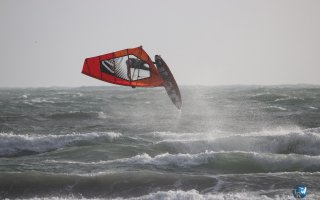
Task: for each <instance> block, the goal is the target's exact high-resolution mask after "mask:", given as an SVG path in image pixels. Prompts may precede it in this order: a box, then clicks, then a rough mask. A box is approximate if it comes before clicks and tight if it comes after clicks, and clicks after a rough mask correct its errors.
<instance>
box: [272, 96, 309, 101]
mask: <svg viewBox="0 0 320 200" xmlns="http://www.w3.org/2000/svg"><path fill="white" fill-rule="evenodd" d="M288 100H302V101H303V100H304V99H303V98H300V97H295V96H293V97H292V96H288V97H285V98H278V99H276V100H274V101H275V102H277V101H288Z"/></svg>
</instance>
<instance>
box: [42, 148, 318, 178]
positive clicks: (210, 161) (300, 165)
mask: <svg viewBox="0 0 320 200" xmlns="http://www.w3.org/2000/svg"><path fill="white" fill-rule="evenodd" d="M46 162H49V163H52V162H53V163H55V164H59V163H63V164H70V165H77V166H78V167H79V166H86V167H87V168H88V167H90V168H91V170H95V169H100V170H101V169H108V168H109V167H114V168H118V167H117V166H119V167H121V166H126V167H132V168H137V167H139V166H143V168H148V166H150V169H153V168H154V167H155V168H158V169H163V170H168V169H169V170H176V171H190V170H192V169H197V170H201V171H202V172H208V173H214V174H218V173H227V174H228V173H229V174H230V173H251V172H254V173H268V172H282V171H285V172H293V171H301V172H318V171H320V156H303V155H296V154H289V155H283V154H266V153H256V152H241V151H233V152H214V151H206V152H202V153H198V154H181V153H179V154H169V153H164V154H159V155H156V156H154V157H152V156H150V155H148V154H147V153H143V154H140V155H136V156H133V157H129V158H121V159H115V160H107V161H98V162H79V161H63V160H59V161H55V160H47V161H46ZM70 167H71V166H70Z"/></svg>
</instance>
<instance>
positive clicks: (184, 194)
mask: <svg viewBox="0 0 320 200" xmlns="http://www.w3.org/2000/svg"><path fill="white" fill-rule="evenodd" d="M288 191H289V190H280V191H277V190H274V191H270V193H278V194H276V195H273V196H272V197H270V196H268V192H267V191H261V192H245V191H243V192H229V193H216V194H215V193H213V194H212V193H201V192H199V191H197V190H194V189H193V190H188V191H183V190H169V191H158V192H152V193H150V194H147V195H143V196H139V197H128V198H122V197H118V198H84V197H75V196H73V195H70V196H67V197H45V198H37V197H35V198H30V199H18V200H76V199H81V200H105V199H109V200H111V199H112V200H169V199H170V200H184V199H188V200H226V199H227V200H288V199H293V196H292V194H290V192H288ZM266 193H267V194H266ZM319 198H320V196H319V195H317V194H309V195H308V198H307V199H310V200H311V199H319Z"/></svg>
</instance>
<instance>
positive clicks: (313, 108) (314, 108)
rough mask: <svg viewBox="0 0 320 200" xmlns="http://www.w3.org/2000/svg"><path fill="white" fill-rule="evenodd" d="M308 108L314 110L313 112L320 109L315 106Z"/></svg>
mask: <svg viewBox="0 0 320 200" xmlns="http://www.w3.org/2000/svg"><path fill="white" fill-rule="evenodd" d="M308 108H310V109H312V110H318V108H316V107H313V106H309V107H308Z"/></svg>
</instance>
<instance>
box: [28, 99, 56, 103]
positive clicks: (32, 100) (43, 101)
mask: <svg viewBox="0 0 320 200" xmlns="http://www.w3.org/2000/svg"><path fill="white" fill-rule="evenodd" d="M31 102H33V103H55V101H52V100H48V99H45V98H34V99H31Z"/></svg>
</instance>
